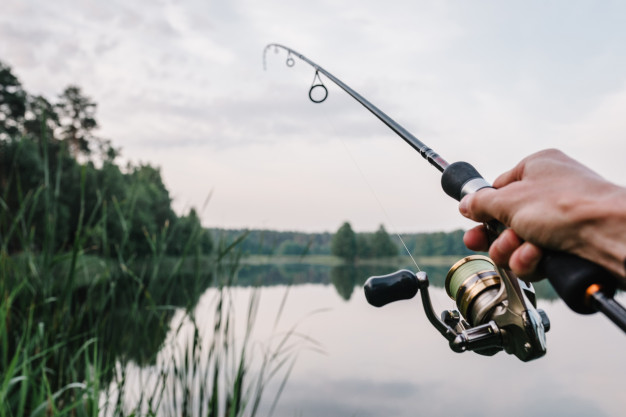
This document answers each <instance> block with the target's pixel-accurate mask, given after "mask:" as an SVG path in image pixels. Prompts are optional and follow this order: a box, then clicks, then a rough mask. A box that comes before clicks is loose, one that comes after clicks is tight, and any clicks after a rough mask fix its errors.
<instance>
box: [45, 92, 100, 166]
mask: <svg viewBox="0 0 626 417" xmlns="http://www.w3.org/2000/svg"><path fill="white" fill-rule="evenodd" d="M55 107H56V108H57V111H58V114H59V121H60V126H61V127H60V138H61V140H63V141H65V142H66V143H67V146H68V148H69V150H70V153H71V154H72V156H73V157H74V158H76V157H77V156H78V155H79V154H84V155H89V154H90V153H91V147H90V145H91V142H92V141H93V140H94V139H95V137H94V135H93V133H92V131H93V130H94V129H95V128H97V127H98V123H97V122H96V118H95V114H96V103H94V102H92V101H91V99H90V98H89V97H86V96H84V95H83V93H82V92H81V91H80V87H77V86H75V85H70V86H69V87H67V88H66V89H65V90H64V91H63V93H62V94H61V95H60V96H59V102H58V103H57V104H56V105H55Z"/></svg>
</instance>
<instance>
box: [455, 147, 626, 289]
mask: <svg viewBox="0 0 626 417" xmlns="http://www.w3.org/2000/svg"><path fill="white" fill-rule="evenodd" d="M493 186H494V188H493V189H491V188H485V189H482V190H480V191H478V192H477V193H474V194H471V195H468V196H466V197H465V198H463V200H462V201H461V204H460V205H459V210H460V212H461V214H463V215H464V216H465V217H468V218H470V219H473V220H476V221H479V222H485V221H489V220H491V219H498V220H499V221H501V222H502V223H504V224H505V225H506V226H508V227H509V229H507V230H506V231H505V232H503V233H502V234H501V235H500V236H499V237H498V238H497V239H496V240H495V241H494V242H493V243H492V244H491V246H489V244H488V242H487V237H486V234H485V230H484V227H483V226H482V225H481V226H477V227H475V228H473V229H471V230H468V231H467V232H466V233H465V236H464V239H463V240H464V243H465V245H466V246H467V247H468V248H470V249H472V250H476V251H486V250H489V256H490V257H491V258H492V259H493V260H494V262H496V263H497V264H498V265H501V266H504V267H507V268H509V269H511V270H512V271H513V272H514V273H516V274H517V275H518V276H521V277H524V278H525V279H528V280H535V279H537V278H539V277H538V276H537V275H536V274H535V272H536V267H537V263H538V262H539V260H540V259H541V256H542V249H541V248H548V249H554V250H559V251H565V252H570V253H573V254H575V255H578V256H580V257H582V258H586V259H589V260H591V261H592V262H595V263H597V264H600V265H602V266H603V267H604V268H606V269H607V270H609V271H611V272H612V273H613V274H614V275H616V276H617V277H619V278H620V282H621V284H622V286H623V287H626V270H625V267H624V260H625V259H626V189H625V188H623V187H619V186H617V185H615V184H612V183H610V182H608V181H606V180H605V179H603V178H602V177H600V176H599V175H598V174H596V173H595V172H593V171H591V170H590V169H589V168H587V167H585V166H584V165H582V164H580V163H578V162H577V161H575V160H573V159H572V158H570V157H568V156H567V155H565V154H564V153H562V152H560V151H558V150H555V149H549V150H545V151H541V152H538V153H535V154H533V155H530V156H528V157H527V158H525V159H523V160H522V161H521V162H520V163H519V164H517V166H515V167H514V168H513V169H512V170H510V171H508V172H505V173H504V174H502V175H500V176H499V177H498V178H497V179H496V180H495V181H494V183H493Z"/></svg>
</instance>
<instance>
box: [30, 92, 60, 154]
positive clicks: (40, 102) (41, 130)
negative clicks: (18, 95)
mask: <svg viewBox="0 0 626 417" xmlns="http://www.w3.org/2000/svg"><path fill="white" fill-rule="evenodd" d="M59 124H60V123H59V115H58V114H57V112H56V109H55V106H54V105H52V104H51V103H50V102H49V101H48V100H46V99H45V97H43V96H28V97H27V99H26V113H25V117H24V133H25V134H26V135H29V136H31V137H33V138H35V139H36V140H38V141H39V142H40V143H42V144H43V143H45V142H48V141H50V140H51V139H53V137H54V132H55V130H57V129H58V128H59Z"/></svg>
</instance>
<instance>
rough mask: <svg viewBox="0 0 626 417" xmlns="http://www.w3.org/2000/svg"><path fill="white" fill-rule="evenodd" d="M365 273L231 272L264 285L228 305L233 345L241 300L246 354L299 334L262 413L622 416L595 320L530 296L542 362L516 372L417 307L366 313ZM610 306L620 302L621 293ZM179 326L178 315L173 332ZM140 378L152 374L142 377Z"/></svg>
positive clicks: (203, 301) (618, 336) (205, 320)
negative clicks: (457, 349)
mask: <svg viewBox="0 0 626 417" xmlns="http://www.w3.org/2000/svg"><path fill="white" fill-rule="evenodd" d="M379 269H380V268H379ZM424 269H425V270H426V271H427V272H429V275H431V274H430V271H429V268H424ZM434 269H435V274H434V275H436V276H431V282H434V283H440V282H441V281H442V280H443V277H442V276H441V274H442V273H444V274H445V272H442V270H441V269H437V268H434ZM446 269H447V268H446ZM376 272H377V273H380V272H379V271H376ZM387 272H392V271H391V270H389V268H387ZM369 273H371V271H362V270H359V269H354V270H350V271H349V272H348V273H346V271H343V272H342V271H341V270H339V271H338V270H337V267H335V268H330V267H322V266H308V265H291V266H289V265H283V266H272V265H260V266H244V267H243V269H242V270H241V271H240V273H239V275H240V281H241V282H242V284H246V283H251V282H257V283H262V284H264V285H261V287H253V286H250V285H247V286H245V285H242V286H238V287H235V288H233V289H232V290H230V292H229V295H228V301H229V302H231V303H232V308H233V310H234V311H235V312H236V314H235V317H237V318H238V319H237V320H236V322H235V324H236V328H237V332H236V334H237V336H236V338H238V339H242V338H243V334H244V329H245V324H246V323H245V317H246V315H247V310H248V306H249V302H250V297H251V296H252V294H257V295H258V296H259V307H258V311H257V315H256V321H255V325H254V332H253V336H252V337H253V340H254V342H253V343H252V344H251V352H250V353H251V355H252V356H253V357H254V356H255V355H256V356H257V357H259V356H261V354H262V352H263V349H264V348H268V347H269V346H272V343H275V341H276V340H277V339H278V337H279V336H280V335H281V334H284V333H285V332H287V331H289V329H291V328H292V327H293V326H295V328H296V331H297V333H298V334H299V336H298V337H297V338H294V339H293V340H294V341H295V346H296V350H297V352H298V355H297V359H296V360H295V364H294V366H293V369H292V370H291V373H290V375H289V379H288V381H287V383H286V385H285V386H284V389H283V390H282V394H281V397H280V399H279V402H278V403H277V405H276V408H275V409H274V412H273V415H275V416H279V417H283V416H284V417H286V416H302V417H304V416H416V415H423V416H450V415H460V416H483V417H484V416H494V417H495V416H497V417H501V416H503V415H506V416H510V417H514V416H520V417H521V416H570V417H571V416H623V415H624V414H625V409H626V395H625V394H624V381H623V378H624V375H625V371H626V355H625V354H624V353H625V352H626V338H625V337H624V334H623V333H622V332H621V330H619V329H618V328H617V327H616V326H615V325H614V324H612V323H611V322H610V321H609V320H608V319H606V318H605V317H604V316H601V315H600V314H595V315H592V316H582V315H577V314H575V313H573V312H571V311H570V310H569V309H568V308H567V307H566V306H565V304H563V303H562V302H561V301H560V300H558V299H553V300H549V299H543V298H540V300H539V301H538V307H539V308H543V309H544V310H545V311H546V312H547V313H548V315H549V317H550V320H551V329H550V331H549V332H548V333H547V344H548V353H547V354H546V356H544V357H543V358H540V359H537V360H535V361H532V362H528V363H523V362H521V361H519V360H518V359H517V358H516V357H514V356H511V355H507V354H506V353H504V352H500V353H498V354H497V355H495V356H493V357H483V356H480V355H477V354H475V353H471V352H467V353H462V354H458V353H454V352H452V351H451V350H450V349H449V347H448V342H447V341H446V340H445V339H444V338H443V337H442V336H441V335H440V334H439V333H438V332H437V331H436V330H435V329H434V328H433V327H432V326H431V324H430V323H429V322H428V321H427V319H426V317H425V315H424V313H423V309H422V305H421V300H420V298H419V297H416V298H414V299H412V300H406V301H401V302H397V303H393V304H390V305H387V306H385V307H382V308H375V307H372V306H370V305H369V304H368V303H367V302H366V300H365V297H364V295H363V291H362V289H361V285H362V282H363V281H364V280H365V279H366V278H367V276H362V275H358V274H369ZM355 274H356V277H355ZM431 297H432V300H433V305H434V307H435V310H436V311H437V313H439V312H440V311H442V310H444V309H450V308H453V307H454V304H453V301H452V300H450V298H449V297H448V296H447V295H446V293H445V290H444V289H443V288H437V287H435V286H434V285H433V284H432V283H431ZM215 299H216V289H214V288H209V289H207V290H206V291H205V292H204V294H202V296H201V297H200V299H199V301H198V303H197V306H196V308H195V317H196V320H197V321H198V326H199V327H200V328H201V329H204V331H206V332H208V334H209V335H210V329H211V326H212V324H213V316H214V315H213V312H214V310H215ZM619 299H620V301H621V302H623V303H626V297H624V294H621V295H620V297H619ZM283 301H284V303H283ZM279 313H280V314H279ZM278 314H279V320H278V322H277V320H276V317H277V315H278ZM183 317H184V314H183V313H182V311H178V312H177V313H176V314H175V315H174V317H173V319H172V326H178V325H179V324H180V321H181V320H183V321H184V319H183ZM183 325H188V323H187V324H183ZM186 334H187V333H186V332H179V333H178V335H179V336H178V337H182V338H184V337H186V336H185V335H186ZM272 335H274V336H272ZM277 335H278V336H277ZM187 336H188V334H187ZM306 337H308V338H311V339H312V340H313V341H314V342H313V341H307V339H306ZM209 338H210V337H207V338H205V343H208V340H207V339H209ZM135 372H139V371H138V370H135ZM142 372H144V373H145V372H147V373H150V372H156V371H155V370H151V368H150V367H147V368H145V369H144V370H143V371H142ZM280 382H281V380H280V378H277V379H275V380H274V381H273V382H272V383H270V384H269V385H268V386H267V388H266V393H265V396H264V399H263V403H262V406H261V412H260V413H259V415H266V414H267V412H268V411H269V409H270V407H271V404H272V400H273V398H274V396H275V394H276V392H277V391H278V390H279V386H280Z"/></svg>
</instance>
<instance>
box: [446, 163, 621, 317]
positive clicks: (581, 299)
mask: <svg viewBox="0 0 626 417" xmlns="http://www.w3.org/2000/svg"><path fill="white" fill-rule="evenodd" d="M441 186H442V187H443V190H444V191H445V192H446V194H448V195H449V196H450V197H452V198H454V199H455V200H458V201H460V200H461V199H462V198H463V197H465V196H466V195H467V194H471V193H474V192H476V191H478V190H480V189H482V188H486V187H490V184H489V183H488V182H487V181H485V179H484V178H483V177H482V176H481V175H480V174H479V173H478V171H477V170H476V169H475V168H474V167H473V166H472V165H471V164H469V163H467V162H455V163H453V164H450V165H449V166H448V167H447V168H446V169H445V170H444V171H443V175H442V176H441ZM494 223H495V222H490V223H489V226H490V227H489V230H491V231H500V230H504V226H502V225H500V224H494ZM537 272H538V274H539V275H540V276H543V277H547V278H548V280H549V281H550V283H551V284H552V287H554V289H555V291H556V292H557V294H558V295H559V297H561V298H562V299H563V301H565V303H566V304H567V305H568V306H569V308H571V309H572V310H574V311H575V312H577V313H580V314H591V313H594V312H596V309H595V308H594V307H593V305H592V303H591V302H590V301H589V297H588V295H587V289H588V288H589V287H590V286H591V285H593V284H597V285H599V286H600V287H602V290H603V291H604V292H605V293H607V294H613V293H614V292H615V288H616V285H617V283H616V280H615V278H614V277H613V276H612V275H611V274H610V272H608V271H607V270H606V269H604V268H602V267H601V266H600V265H598V264H595V263H593V262H591V261H588V260H586V259H583V258H580V257H578V256H576V255H573V254H569V253H565V252H558V251H551V250H544V254H543V258H542V259H541V261H540V263H539V265H538V267H537Z"/></svg>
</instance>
